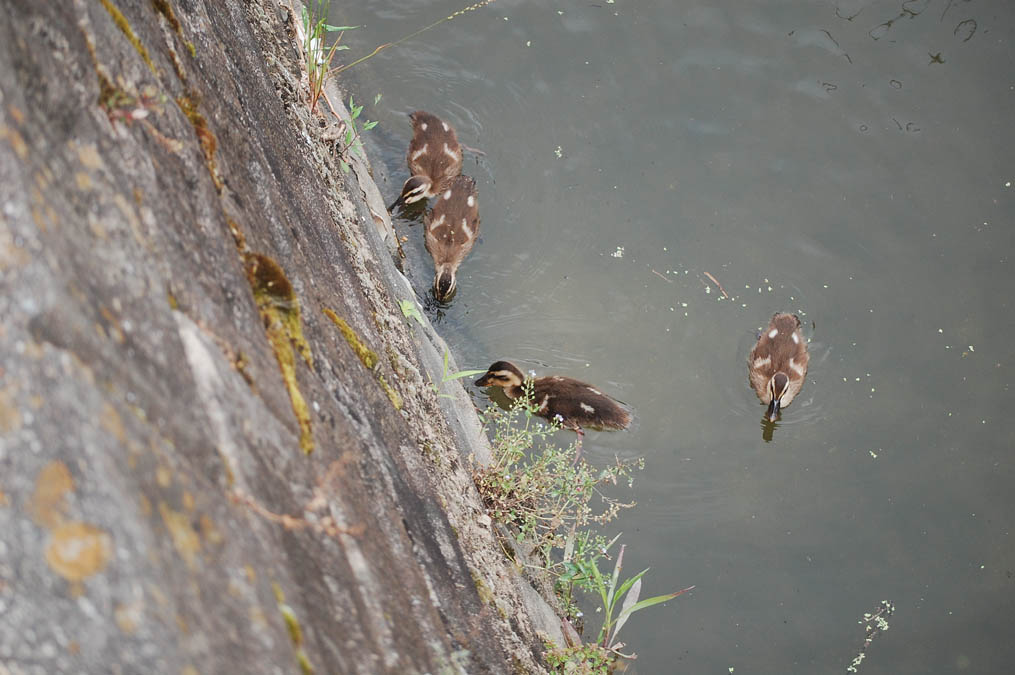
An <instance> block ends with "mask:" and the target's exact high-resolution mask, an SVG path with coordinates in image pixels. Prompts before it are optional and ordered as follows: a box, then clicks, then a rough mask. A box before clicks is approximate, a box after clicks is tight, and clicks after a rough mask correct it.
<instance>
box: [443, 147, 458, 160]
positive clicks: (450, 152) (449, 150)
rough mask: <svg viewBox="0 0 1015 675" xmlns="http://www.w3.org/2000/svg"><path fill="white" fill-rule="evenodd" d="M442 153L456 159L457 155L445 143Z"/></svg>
mask: <svg viewBox="0 0 1015 675" xmlns="http://www.w3.org/2000/svg"><path fill="white" fill-rule="evenodd" d="M444 154H445V155H447V156H448V157H450V158H451V159H453V160H456V161H457V160H458V155H456V154H455V153H454V152H452V151H451V148H449V147H448V144H447V143H445V144H444Z"/></svg>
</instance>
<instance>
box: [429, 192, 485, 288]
mask: <svg viewBox="0 0 1015 675" xmlns="http://www.w3.org/2000/svg"><path fill="white" fill-rule="evenodd" d="M423 225H424V227H425V228H426V233H425V235H424V238H423V243H424V244H425V245H426V250H427V251H429V253H430V255H431V256H432V257H433V264H434V277H433V295H434V297H435V298H437V300H438V301H439V302H447V301H448V300H450V299H451V296H452V295H454V294H455V288H456V286H457V283H458V281H457V278H456V276H455V273H456V272H457V271H458V266H459V265H461V264H462V261H463V260H464V259H465V256H467V255H469V251H471V250H472V247H473V246H474V245H475V243H476V235H477V234H479V200H478V199H477V195H476V181H474V180H472V179H471V178H469V177H468V176H456V177H454V178H452V179H451V181H450V182H448V183H447V184H446V185H445V189H444V192H443V193H441V194H440V195H438V197H437V202H436V203H435V204H434V205H433V209H431V210H430V212H429V213H427V214H426V215H424V216H423Z"/></svg>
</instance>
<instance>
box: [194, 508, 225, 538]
mask: <svg viewBox="0 0 1015 675" xmlns="http://www.w3.org/2000/svg"><path fill="white" fill-rule="evenodd" d="M197 523H198V525H199V526H200V528H201V536H202V537H204V540H205V541H206V542H208V543H209V544H212V545H218V544H221V543H222V532H221V531H219V528H218V526H217V525H215V521H214V520H212V519H211V517H210V516H208V515H207V514H201V517H200V518H198V520H197Z"/></svg>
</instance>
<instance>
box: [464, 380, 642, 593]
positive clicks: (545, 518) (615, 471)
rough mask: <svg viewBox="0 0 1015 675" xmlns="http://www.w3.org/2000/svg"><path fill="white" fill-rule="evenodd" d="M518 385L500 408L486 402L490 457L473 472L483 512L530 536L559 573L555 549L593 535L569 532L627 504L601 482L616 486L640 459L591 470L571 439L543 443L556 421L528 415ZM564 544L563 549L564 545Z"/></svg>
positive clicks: (528, 395)
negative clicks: (560, 443) (513, 396)
mask: <svg viewBox="0 0 1015 675" xmlns="http://www.w3.org/2000/svg"><path fill="white" fill-rule="evenodd" d="M523 386H524V390H525V391H524V395H523V396H520V397H518V398H517V399H515V400H514V402H513V403H512V405H511V407H510V408H509V409H508V410H507V411H504V410H501V409H500V408H497V407H490V408H488V409H487V410H486V411H485V412H484V413H483V415H482V419H483V422H484V423H485V424H486V425H487V426H488V427H490V429H491V431H492V435H493V438H492V440H491V446H492V450H493V461H492V463H491V464H490V465H489V466H486V467H481V468H478V469H476V470H475V471H474V472H473V479H474V481H475V483H476V486H477V487H478V489H479V493H480V495H481V496H482V498H483V502H484V503H485V505H486V507H487V510H488V511H489V513H490V516H491V517H493V518H495V519H497V520H500V521H501V522H504V523H506V524H508V525H510V526H512V527H514V528H515V529H516V532H517V533H516V537H517V539H518V540H519V541H524V540H528V541H529V542H531V543H532V544H533V545H534V546H535V548H536V549H537V550H538V551H539V553H540V555H541V558H542V560H541V562H542V563H543V564H544V565H545V569H547V570H548V571H550V573H551V574H553V575H555V576H558V575H560V574H563V573H566V571H567V567H566V566H565V564H564V563H563V562H561V561H559V560H557V559H556V557H555V556H554V551H555V550H558V551H564V552H565V555H564V558H565V561H566V560H567V559H568V557H569V556H571V555H573V552H574V549H575V544H576V543H578V544H579V552H583V551H584V550H585V545H586V544H588V543H589V542H590V541H591V542H593V543H594V542H595V541H596V540H595V538H594V536H593V535H591V534H581V535H576V534H575V533H583V532H585V530H587V529H588V528H589V527H591V526H592V524H593V523H595V524H599V525H603V524H605V523H608V522H610V521H611V520H613V518H615V517H616V515H617V513H618V512H619V511H620V509H621V508H626V507H630V506H634V504H633V503H632V504H626V503H623V502H620V501H618V500H616V499H613V498H612V497H609V496H607V495H606V494H604V493H603V492H602V489H601V488H602V487H603V486H604V485H607V484H613V485H615V484H616V483H617V482H618V480H619V479H621V478H627V479H628V481H629V483H630V480H631V473H632V472H633V470H634V469H635V468H642V466H643V465H644V464H643V462H642V460H633V461H631V460H629V461H622V460H619V459H618V460H616V462H615V463H614V464H613V465H610V466H607V467H606V468H603V469H597V468H595V467H593V466H592V465H590V464H588V463H587V462H585V461H575V460H576V455H577V444H576V443H572V444H571V445H569V446H567V447H566V448H560V447H558V446H556V445H555V444H553V443H550V442H548V439H549V437H550V436H551V435H552V434H553V432H555V431H556V430H558V429H559V428H560V425H559V424H557V423H552V422H551V423H550V424H549V425H544V424H542V423H540V422H536V421H535V413H536V406H535V405H534V403H533V402H532V385H531V383H526V384H525V385H523ZM537 445H539V446H540V447H538V448H537V447H536V446H537ZM596 497H598V498H599V501H600V504H601V505H602V508H601V509H599V510H595V509H593V506H592V500H593V499H594V498H596ZM590 537H591V539H590ZM583 542H584V543H583ZM569 546H570V550H565V549H566V548H568V547H569Z"/></svg>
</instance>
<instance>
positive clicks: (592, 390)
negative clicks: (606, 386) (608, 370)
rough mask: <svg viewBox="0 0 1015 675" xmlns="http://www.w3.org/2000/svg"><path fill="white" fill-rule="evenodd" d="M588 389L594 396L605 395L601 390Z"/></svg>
mask: <svg viewBox="0 0 1015 675" xmlns="http://www.w3.org/2000/svg"><path fill="white" fill-rule="evenodd" d="M586 389H588V390H589V391H591V392H592V393H593V394H595V395H596V396H602V395H603V392H601V391H599V390H598V389H596V388H595V387H586Z"/></svg>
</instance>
